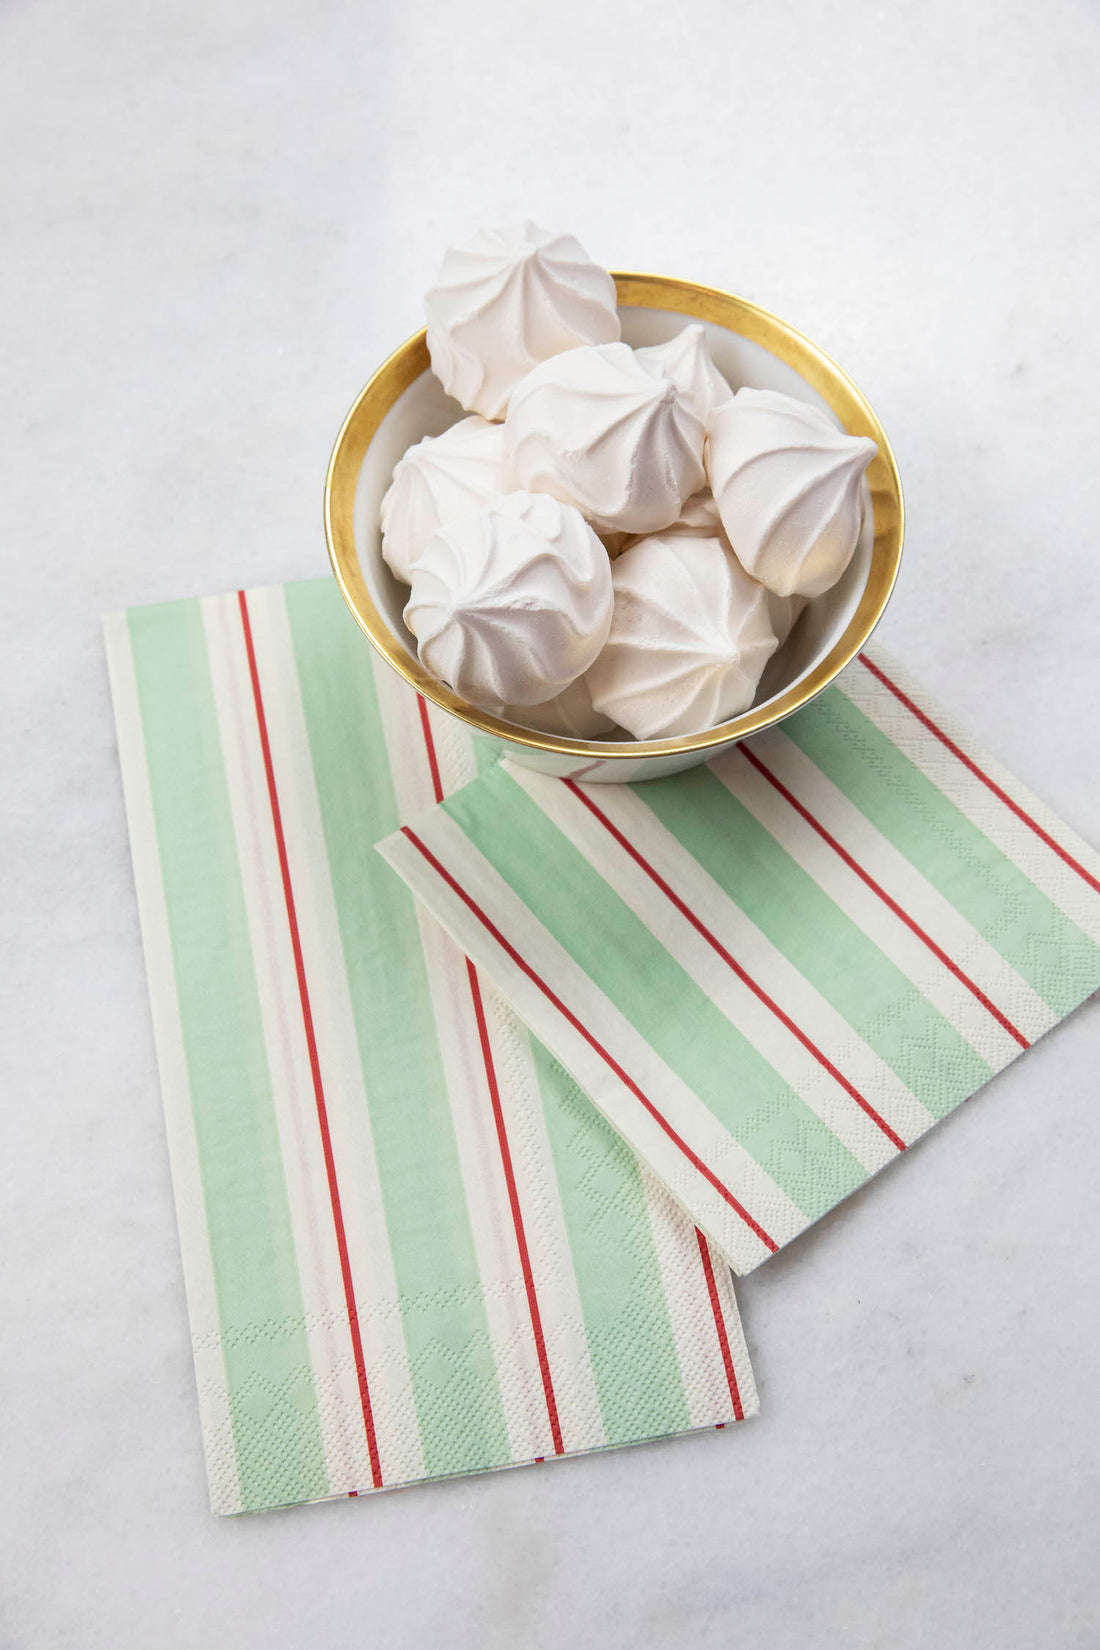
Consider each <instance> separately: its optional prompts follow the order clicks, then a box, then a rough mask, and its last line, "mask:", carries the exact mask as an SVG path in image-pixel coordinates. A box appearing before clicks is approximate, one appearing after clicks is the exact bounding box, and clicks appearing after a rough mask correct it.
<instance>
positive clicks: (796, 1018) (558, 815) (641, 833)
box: [507, 763, 934, 1174]
mask: <svg viewBox="0 0 1100 1650" xmlns="http://www.w3.org/2000/svg"><path fill="white" fill-rule="evenodd" d="M507 767H508V775H509V778H511V779H512V780H514V781H515V783H516V784H518V785H519V786H520V787H521V788H522V789H523V790H525V791H527V793H528V794H529V795H530V796H531V798H532V800H533V801H534V802H535V803H536V804H537V805H538V807H540V808H541V809H542V811H543V813H544V814H545V815H546V816H547V818H548V819H550V820H552V821H553V823H554V824H555V825H556V826H557V827H558V829H559V830H561V831H562V832H563V833H564V835H565V836H566V837H567V838H568V839H569V841H570V842H572V843H573V845H574V847H575V848H576V849H577V850H578V852H580V853H581V854H583V855H584V857H585V858H586V859H587V860H588V861H589V863H590V864H591V865H592V866H593V868H594V869H595V870H596V871H597V872H598V873H599V875H600V876H601V877H602V878H603V880H604V881H605V882H606V883H607V885H608V887H609V888H611V889H613V890H614V892H615V893H616V894H618V896H619V898H620V899H622V900H624V901H625V902H626V904H627V905H628V906H629V907H630V909H631V910H632V911H633V912H634V914H635V916H637V917H638V919H639V920H640V921H641V922H643V923H644V924H645V925H646V927H647V928H648V929H649V930H650V932H651V933H652V934H653V935H654V937H655V938H656V939H657V940H658V941H659V942H660V944H661V945H663V946H664V948H665V950H666V951H667V952H668V954H669V956H670V957H672V958H673V959H674V960H675V961H676V962H677V963H678V964H679V966H680V967H681V968H683V969H684V971H685V972H686V973H687V974H688V975H689V976H690V978H691V979H692V980H694V982H695V983H696V985H697V986H698V987H699V989H700V990H701V991H703V992H704V993H705V994H706V995H707V996H708V997H709V998H710V999H711V1001H712V1002H713V1003H714V1004H715V1006H716V1007H717V1008H719V1009H720V1010H721V1012H722V1013H723V1014H724V1015H725V1016H726V1018H727V1019H728V1020H729V1022H730V1024H731V1025H733V1026H734V1027H736V1029H737V1030H738V1031H739V1032H740V1033H741V1035H742V1036H743V1037H745V1038H746V1039H747V1041H748V1042H750V1043H751V1044H752V1045H753V1047H754V1048H756V1049H757V1050H759V1051H760V1052H761V1054H762V1055H763V1057H764V1058H765V1059H766V1060H767V1062H768V1064H769V1065H770V1066H772V1067H773V1068H774V1070H775V1071H776V1072H777V1074H778V1075H779V1076H780V1077H781V1078H782V1079H783V1081H784V1082H785V1083H787V1084H789V1085H790V1087H791V1088H792V1089H793V1090H794V1092H795V1093H796V1094H797V1095H798V1096H799V1097H800V1098H801V1099H802V1100H803V1101H804V1102H805V1103H806V1105H807V1106H809V1107H810V1108H811V1110H812V1111H814V1112H815V1113H816V1115H817V1116H818V1117H819V1118H820V1119H821V1121H822V1122H823V1123H824V1124H825V1125H826V1126H827V1127H828V1128H829V1129H831V1130H832V1132H833V1133H834V1134H835V1135H836V1137H837V1139H838V1140H840V1141H841V1142H842V1144H843V1145H844V1146H845V1147H846V1148H847V1149H848V1151H850V1152H851V1154H852V1156H853V1157H854V1158H855V1159H856V1161H857V1162H858V1163H859V1164H860V1165H861V1166H862V1167H863V1168H864V1169H865V1170H866V1171H867V1173H868V1174H874V1173H875V1171H876V1170H878V1169H881V1168H882V1167H883V1166H884V1165H885V1164H886V1163H889V1162H892V1160H893V1159H894V1158H895V1157H896V1156H897V1147H896V1146H895V1145H894V1144H893V1143H892V1142H891V1141H890V1140H889V1139H888V1138H887V1136H886V1135H885V1134H884V1133H883V1131H882V1129H880V1128H879V1127H878V1125H877V1124H876V1123H874V1122H873V1121H872V1119H871V1118H870V1117H868V1115H867V1113H866V1112H865V1111H863V1109H862V1108H861V1107H860V1106H859V1105H858V1103H857V1102H856V1101H855V1100H853V1099H852V1097H851V1095H850V1094H848V1093H847V1092H846V1091H845V1089H843V1088H842V1087H841V1085H840V1084H839V1083H838V1082H837V1080H836V1078H835V1077H833V1076H832V1075H831V1074H830V1073H829V1072H828V1071H827V1070H826V1069H825V1067H824V1066H823V1065H822V1064H821V1063H820V1061H819V1060H817V1059H815V1057H814V1055H813V1054H811V1052H810V1051H809V1049H807V1048H806V1047H805V1046H804V1045H803V1044H802V1043H801V1042H800V1041H799V1040H798V1038H797V1037H796V1036H795V1035H794V1033H793V1032H791V1031H788V1030H787V1029H786V1027H785V1026H784V1025H783V1024H782V1022H781V1021H780V1020H779V1019H778V1018H777V1017H776V1015H775V1014H774V1013H773V1012H772V1010H771V1009H769V1008H768V1007H767V1005H766V1004H764V1003H762V1002H761V1001H760V999H759V998H758V997H757V996H756V995H755V994H754V993H753V992H752V991H751V990H750V989H749V987H748V986H747V985H745V984H744V983H743V982H742V981H741V980H739V979H738V977H737V975H736V974H735V973H734V972H733V970H732V969H731V968H730V967H729V965H728V963H726V962H725V961H724V960H723V959H722V957H721V956H720V955H719V954H718V953H717V952H716V951H715V949H714V947H713V946H712V945H711V944H710V943H709V942H708V941H707V940H706V939H705V938H704V937H703V935H702V934H700V933H699V931H698V930H697V929H696V928H695V927H693V926H692V924H691V923H690V922H688V920H687V919H686V918H685V917H684V916H683V914H682V913H681V912H680V911H679V910H677V908H676V906H675V905H674V904H673V903H672V901H671V900H670V899H668V897H667V895H665V894H664V893H662V892H661V890H660V889H659V888H658V887H657V886H656V885H655V884H654V882H653V880H652V878H651V877H650V876H649V875H648V874H647V873H646V871H645V870H643V868H642V867H641V866H640V865H639V864H638V863H637V862H636V861H635V860H634V859H633V858H632V857H631V856H630V855H629V854H628V853H627V852H626V851H625V850H624V849H623V848H622V846H621V845H620V844H619V843H617V842H616V841H615V839H614V837H613V836H612V835H611V833H610V832H609V831H607V830H606V829H605V828H604V827H603V826H602V825H600V824H599V823H598V821H597V820H595V819H594V818H593V816H592V814H591V813H590V811H589V810H588V808H587V807H586V805H585V803H584V801H583V800H582V799H581V798H580V797H579V796H578V795H577V794H576V793H575V792H574V791H572V790H570V789H569V787H568V786H566V785H550V784H547V783H546V782H545V781H541V782H540V780H539V779H538V776H537V775H531V774H529V773H527V772H525V770H523V769H521V768H518V767H515V766H513V765H512V764H511V763H509V764H508V765H507ZM592 800H593V802H594V803H595V805H596V806H597V807H598V808H599V809H600V811H601V813H603V814H605V815H606V816H607V818H608V819H610V820H611V822H612V823H613V824H614V825H615V826H616V827H617V828H618V829H619V830H620V831H621V832H622V833H623V835H624V836H625V837H626V838H627V840H628V841H629V842H630V843H631V844H632V846H633V847H634V848H635V849H636V850H637V851H638V852H639V853H640V854H641V855H642V857H643V858H644V859H645V860H647V861H648V863H649V864H650V865H652V866H654V867H655V868H656V867H659V868H660V875H661V877H662V878H663V879H664V881H665V882H666V883H667V884H668V885H669V887H670V888H671V889H672V890H673V892H674V893H675V894H677V895H678V896H679V898H680V899H681V900H683V902H684V904H685V905H686V906H687V907H688V909H689V910H691V911H693V912H695V913H696V914H701V920H703V921H705V923H706V925H707V926H708V928H710V929H711V930H713V932H714V933H715V934H716V935H723V934H724V935H736V949H735V953H731V954H734V955H735V957H736V961H737V962H738V963H739V964H740V966H741V967H742V968H744V969H745V970H746V972H747V973H748V974H749V975H751V977H752V978H753V979H754V980H755V981H756V982H757V984H758V985H759V986H760V988H761V989H762V990H763V991H765V992H767V994H768V995H769V996H770V997H771V998H772V1000H773V1001H774V1002H775V1003H777V1004H778V1006H779V1007H780V1008H782V1009H783V1010H784V1012H785V1013H786V1014H788V1015H789V1016H790V1018H791V1020H792V1021H793V1022H794V1023H795V1024H796V1025H797V1026H798V1027H799V1028H800V1029H801V1030H802V1031H803V1032H804V1033H805V1035H806V1036H807V1037H808V1038H810V1039H811V1041H812V1042H813V1043H814V1044H815V1045H816V1046H817V1047H818V1048H819V1049H822V1050H828V1053H829V1058H830V1059H831V1060H832V1061H833V1063H834V1065H835V1066H836V1067H837V1068H838V1069H839V1070H840V1071H841V1072H842V1073H843V1074H844V1076H845V1077H847V1079H848V1081H849V1082H850V1083H852V1084H854V1086H855V1087H856V1088H857V1089H858V1090H859V1092H860V1093H861V1094H862V1095H863V1096H864V1097H865V1099H867V1100H868V1102H869V1103H870V1104H871V1105H873V1106H874V1108H875V1110H876V1111H877V1112H878V1113H879V1115H880V1116H881V1117H882V1118H884V1120H885V1121H886V1122H887V1123H889V1125H890V1126H891V1127H892V1128H893V1129H895V1130H896V1131H897V1133H898V1134H899V1135H900V1136H901V1138H902V1139H903V1140H905V1141H907V1142H908V1141H910V1140H913V1139H915V1138H916V1137H917V1135H919V1134H923V1132H924V1130H925V1129H927V1128H929V1127H930V1126H931V1124H932V1122H933V1121H934V1119H933V1117H932V1114H931V1112H929V1111H928V1110H927V1109H926V1107H925V1106H923V1105H922V1104H921V1102H920V1101H919V1100H918V1099H917V1098H916V1096H915V1095H914V1094H912V1093H911V1092H910V1090H909V1089H908V1088H906V1086H905V1084H904V1083H902V1082H901V1080H900V1078H898V1077H897V1076H896V1075H895V1074H894V1072H893V1071H891V1069H890V1067H889V1066H888V1065H887V1064H886V1062H885V1061H884V1060H882V1059H881V1058H880V1056H879V1055H877V1054H876V1053H875V1051H874V1050H873V1049H872V1048H870V1047H869V1046H868V1045H867V1044H866V1043H865V1042H864V1040H863V1039H862V1038H861V1037H860V1036H859V1034H858V1033H857V1032H856V1031H854V1030H853V1029H852V1027H851V1026H850V1025H849V1024H848V1021H847V1020H846V1019H845V1018H844V1016H843V1015H841V1014H838V1013H837V1011H836V1009H834V1008H833V1007H832V1005H831V1004H830V1003H828V1002H826V1000H825V999H824V997H822V996H821V995H820V993H819V992H817V991H816V990H815V989H814V987H813V986H812V985H811V984H810V982H809V981H808V980H807V979H806V978H805V976H804V975H803V974H801V973H800V972H799V970H798V969H797V968H795V967H794V965H793V964H792V963H791V962H789V961H788V959H787V958H786V957H785V956H784V955H783V953H782V952H781V951H780V950H779V949H778V948H777V947H776V946H775V945H773V944H772V942H771V941H770V940H769V939H768V937H767V936H766V935H765V934H764V933H762V932H761V930H760V929H759V928H757V927H756V925H755V923H753V922H752V921H751V920H750V918H749V917H748V916H747V915H746V914H745V912H743V911H742V910H741V908H740V906H738V905H736V904H735V903H734V901H733V900H732V899H731V898H730V897H729V895H728V894H727V893H726V892H725V890H724V889H722V888H721V887H719V885H718V884H717V883H716V882H715V881H714V880H713V878H712V877H711V876H709V874H708V873H707V872H706V871H705V870H704V869H703V867H702V866H701V865H700V864H699V863H698V862H697V861H696V860H695V859H693V858H692V856H691V855H690V854H689V853H688V852H687V851H686V849H684V848H683V847H681V845H680V844H679V843H678V842H677V841H676V838H675V837H674V836H673V835H672V834H671V832H670V831H668V830H667V829H666V828H665V826H664V825H662V824H661V822H660V820H658V819H657V817H656V816H655V815H654V814H653V813H652V812H651V811H650V809H649V808H647V807H646V805H645V803H644V802H643V801H642V799H641V798H640V797H639V796H638V795H637V794H636V793H635V792H633V791H631V790H629V789H623V788H622V787H620V786H615V787H609V786H605V787H604V788H603V789H602V790H601V791H599V792H598V793H596V794H595V795H594V796H593V798H592Z"/></svg>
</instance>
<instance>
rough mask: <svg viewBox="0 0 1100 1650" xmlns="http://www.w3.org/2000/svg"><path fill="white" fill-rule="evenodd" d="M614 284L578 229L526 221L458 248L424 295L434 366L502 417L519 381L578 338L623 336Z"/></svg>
mask: <svg viewBox="0 0 1100 1650" xmlns="http://www.w3.org/2000/svg"><path fill="white" fill-rule="evenodd" d="M615 303H616V298H615V283H614V281H613V280H612V279H611V276H610V275H609V274H608V273H607V271H606V269H601V268H600V266H599V265H598V264H594V263H593V262H592V260H591V258H590V257H589V256H588V253H587V252H586V251H585V250H584V247H583V246H581V244H580V242H579V241H575V240H574V239H573V237H572V235H554V234H551V233H550V232H549V231H548V230H545V229H540V228H539V227H538V225H537V224H534V223H532V222H531V221H530V219H528V221H527V222H526V223H524V224H522V225H520V226H519V227H518V228H516V229H482V230H479V231H478V233H477V234H476V235H474V236H473V238H472V239H471V240H469V241H466V242H465V243H464V244H463V245H462V246H452V247H451V248H450V249H449V250H448V252H447V254H446V256H445V257H444V259H443V268H442V269H441V270H440V272H439V278H438V280H437V281H436V284H435V286H433V287H432V288H431V290H430V291H429V293H428V295H427V297H426V299H425V308H426V310H427V315H428V351H429V354H430V355H431V358H432V370H433V372H434V373H435V375H436V377H437V378H438V379H439V381H440V383H441V384H442V385H443V388H444V389H445V390H446V391H447V394H448V395H453V396H454V397H455V399H456V400H458V401H460V402H461V403H462V405H463V406H464V407H466V408H467V409H468V410H469V411H471V412H479V413H482V414H484V416H485V417H486V418H503V417H504V409H505V408H506V407H507V405H508V398H509V396H510V395H511V393H512V391H513V389H514V388H515V386H516V385H517V384H518V383H519V381H520V379H521V378H523V377H525V376H526V375H527V373H529V372H530V371H531V368H532V367H535V366H537V365H538V363H539V362H540V361H545V360H546V358H547V357H548V356H550V355H557V354H558V353H559V352H560V351H561V350H568V349H575V348H576V346H577V345H578V344H608V343H612V342H613V341H614V340H615V339H617V338H618V337H619V336H620V328H619V312H618V310H617V309H616V307H615Z"/></svg>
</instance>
